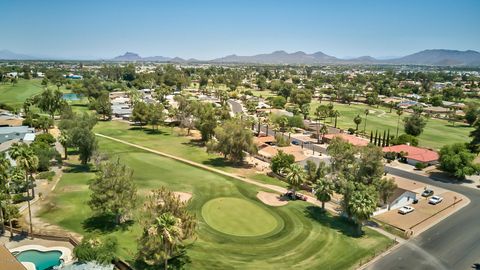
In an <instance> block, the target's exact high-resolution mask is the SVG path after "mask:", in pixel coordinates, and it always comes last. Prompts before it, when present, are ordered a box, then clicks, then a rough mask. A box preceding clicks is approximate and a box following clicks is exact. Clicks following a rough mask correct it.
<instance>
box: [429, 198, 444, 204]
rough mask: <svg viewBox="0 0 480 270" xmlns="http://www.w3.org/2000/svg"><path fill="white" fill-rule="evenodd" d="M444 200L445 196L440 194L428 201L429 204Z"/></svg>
mask: <svg viewBox="0 0 480 270" xmlns="http://www.w3.org/2000/svg"><path fill="white" fill-rule="evenodd" d="M442 201H443V198H442V197H440V196H432V197H431V198H430V199H429V200H428V203H429V204H433V205H435V204H439V203H441V202H442Z"/></svg>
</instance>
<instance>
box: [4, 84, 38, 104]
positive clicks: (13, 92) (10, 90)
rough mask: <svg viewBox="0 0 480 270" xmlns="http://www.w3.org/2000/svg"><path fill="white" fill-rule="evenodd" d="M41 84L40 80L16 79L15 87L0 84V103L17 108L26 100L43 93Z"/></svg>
mask: <svg viewBox="0 0 480 270" xmlns="http://www.w3.org/2000/svg"><path fill="white" fill-rule="evenodd" d="M41 82H42V80H40V79H31V80H24V79H18V83H17V84H15V85H12V84H11V83H6V84H3V83H0V103H4V104H8V105H10V106H13V107H17V108H18V107H20V106H22V104H23V102H24V101H25V100H26V99H27V98H29V97H31V96H34V95H36V94H39V93H41V92H42V91H43V86H42V85H41Z"/></svg>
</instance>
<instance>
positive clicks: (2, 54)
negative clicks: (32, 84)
mask: <svg viewBox="0 0 480 270" xmlns="http://www.w3.org/2000/svg"><path fill="white" fill-rule="evenodd" d="M34 59H38V57H34V56H30V55H25V54H19V53H14V52H12V51H9V50H0V60H34Z"/></svg>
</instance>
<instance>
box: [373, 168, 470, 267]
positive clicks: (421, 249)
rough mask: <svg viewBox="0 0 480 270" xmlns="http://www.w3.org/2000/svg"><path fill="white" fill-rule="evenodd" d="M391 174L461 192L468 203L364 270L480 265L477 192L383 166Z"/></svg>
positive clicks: (458, 185) (440, 180)
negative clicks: (479, 263) (468, 200)
mask: <svg viewBox="0 0 480 270" xmlns="http://www.w3.org/2000/svg"><path fill="white" fill-rule="evenodd" d="M385 169H386V171H388V172H389V173H391V174H394V175H397V176H400V177H404V178H407V179H412V180H415V181H419V182H423V183H425V184H428V185H435V186H439V187H441V188H445V189H449V190H452V191H454V192H457V193H460V194H462V195H463V196H465V197H467V198H468V199H470V204H468V205H467V206H465V207H464V208H463V209H462V210H460V211H458V212H456V213H454V214H452V215H451V216H449V217H448V218H446V219H444V220H443V221H441V222H440V223H438V224H436V225H434V226H433V227H432V228H430V229H429V230H427V231H425V232H424V233H422V234H421V235H419V236H417V237H415V238H414V239H411V240H409V241H408V242H407V244H405V245H402V246H400V247H398V248H396V249H394V250H393V251H392V252H391V253H390V254H388V255H386V256H385V257H383V258H381V259H379V260H378V261H376V262H375V263H373V264H372V265H371V266H369V267H368V268H367V269H374V270H377V269H378V270H384V269H399V270H400V269H402V270H403V269H405V270H406V269H408V270H410V269H422V270H424V269H427V270H429V269H432V270H433V269H435V270H439V269H442V270H443V269H444V270H457V269H458V270H466V269H472V268H471V267H472V265H473V264H474V263H478V262H480V217H479V215H480V190H475V189H472V188H469V187H464V186H462V185H460V184H455V183H451V182H449V181H447V180H443V179H439V178H435V177H425V176H421V175H417V174H415V173H411V172H405V171H402V170H399V169H395V168H391V167H386V168H385Z"/></svg>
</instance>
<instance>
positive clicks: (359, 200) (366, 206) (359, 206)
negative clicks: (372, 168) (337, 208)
mask: <svg viewBox="0 0 480 270" xmlns="http://www.w3.org/2000/svg"><path fill="white" fill-rule="evenodd" d="M377 201H378V199H377V197H376V193H375V191H373V190H370V189H364V190H357V191H356V192H354V193H353V194H352V195H351V197H350V200H349V207H348V208H349V210H350V211H349V212H350V214H351V216H352V217H353V219H354V221H355V222H356V223H357V226H358V227H357V228H358V233H359V234H361V233H362V225H363V223H364V222H365V221H366V220H368V219H369V218H370V216H372V214H373V212H375V209H376V206H377Z"/></svg>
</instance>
